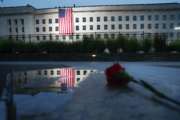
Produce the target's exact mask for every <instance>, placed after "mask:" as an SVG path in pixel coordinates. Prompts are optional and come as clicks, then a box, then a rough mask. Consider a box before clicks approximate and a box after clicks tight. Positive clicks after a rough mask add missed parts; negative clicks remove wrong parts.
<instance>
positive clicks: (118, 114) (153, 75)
mask: <svg viewBox="0 0 180 120" xmlns="http://www.w3.org/2000/svg"><path fill="white" fill-rule="evenodd" d="M167 64H168V63H166V64H165V65H167ZM123 65H124V66H125V67H126V69H127V71H129V72H130V73H131V75H133V76H135V78H137V79H144V80H146V81H148V82H149V83H151V84H153V85H154V86H156V87H157V88H158V89H159V90H161V91H163V92H165V93H166V94H167V95H169V96H171V97H173V98H175V99H177V100H180V94H179V93H178V91H179V90H180V87H179V85H180V78H179V77H178V74H179V73H180V69H177V68H173V67H171V68H169V67H167V68H166V67H159V65H160V64H159V63H158V64H157V63H123ZM162 65H163V64H162ZM179 113H180V106H179V107H178V106H176V105H174V104H171V103H169V102H167V101H164V100H161V99H158V98H157V97H155V96H154V95H153V94H151V93H150V92H148V91H146V90H144V89H143V88H141V87H139V86H137V85H134V84H129V86H128V87H127V88H124V89H109V88H107V87H106V81H105V76H104V74H103V73H98V74H94V75H93V76H91V77H89V78H88V79H87V80H86V81H85V82H83V83H82V84H81V86H80V87H79V88H77V90H76V91H75V94H74V97H73V98H72V101H71V102H70V103H69V104H68V105H67V106H66V107H65V109H64V112H63V113H62V114H60V115H59V116H58V117H57V120H58V119H59V118H60V119H61V120H71V119H73V120H154V119H156V120H178V119H180V114H179Z"/></svg>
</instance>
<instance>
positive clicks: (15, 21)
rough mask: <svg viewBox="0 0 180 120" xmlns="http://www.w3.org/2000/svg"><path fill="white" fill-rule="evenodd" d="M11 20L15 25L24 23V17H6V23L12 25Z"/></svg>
mask: <svg viewBox="0 0 180 120" xmlns="http://www.w3.org/2000/svg"><path fill="white" fill-rule="evenodd" d="M13 22H14V24H15V25H19V24H21V25H24V19H13V20H11V19H8V20H7V23H8V25H12V24H13Z"/></svg>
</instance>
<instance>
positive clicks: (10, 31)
mask: <svg viewBox="0 0 180 120" xmlns="http://www.w3.org/2000/svg"><path fill="white" fill-rule="evenodd" d="M12 31H13V30H12V28H11V27H10V28H9V33H12ZM14 31H15V32H16V33H19V32H20V31H21V32H22V33H24V27H21V28H18V27H16V28H15V29H14Z"/></svg>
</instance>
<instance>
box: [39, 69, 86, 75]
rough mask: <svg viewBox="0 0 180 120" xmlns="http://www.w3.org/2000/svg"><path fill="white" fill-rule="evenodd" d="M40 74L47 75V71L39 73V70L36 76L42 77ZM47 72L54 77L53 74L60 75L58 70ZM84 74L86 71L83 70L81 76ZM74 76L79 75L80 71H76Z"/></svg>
mask: <svg viewBox="0 0 180 120" xmlns="http://www.w3.org/2000/svg"><path fill="white" fill-rule="evenodd" d="M42 72H43V73H44V75H47V74H48V71H47V70H44V71H40V70H39V71H38V72H37V74H38V75H42V74H43V73H42ZM49 72H50V75H54V74H56V75H60V74H61V72H60V70H57V71H54V70H51V71H49ZM86 73H87V71H86V70H84V71H83V75H86ZM76 74H77V75H80V71H79V70H77V71H76Z"/></svg>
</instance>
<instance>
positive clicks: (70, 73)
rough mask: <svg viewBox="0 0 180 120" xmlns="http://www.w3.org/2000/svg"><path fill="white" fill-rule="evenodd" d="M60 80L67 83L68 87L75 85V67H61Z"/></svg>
mask: <svg viewBox="0 0 180 120" xmlns="http://www.w3.org/2000/svg"><path fill="white" fill-rule="evenodd" d="M59 71H60V78H59V81H60V82H61V84H62V83H64V84H66V85H67V88H74V86H75V70H74V69H73V68H61V69H60V70H59Z"/></svg>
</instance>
